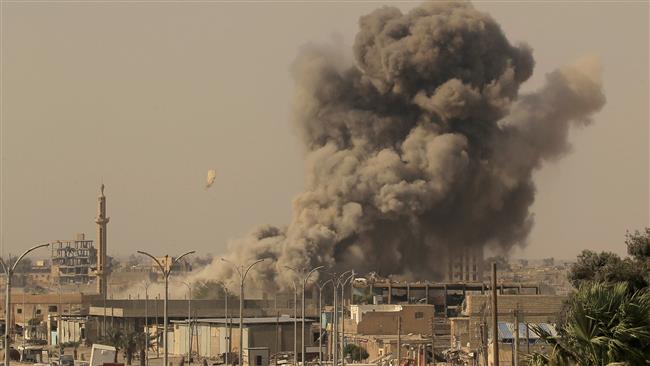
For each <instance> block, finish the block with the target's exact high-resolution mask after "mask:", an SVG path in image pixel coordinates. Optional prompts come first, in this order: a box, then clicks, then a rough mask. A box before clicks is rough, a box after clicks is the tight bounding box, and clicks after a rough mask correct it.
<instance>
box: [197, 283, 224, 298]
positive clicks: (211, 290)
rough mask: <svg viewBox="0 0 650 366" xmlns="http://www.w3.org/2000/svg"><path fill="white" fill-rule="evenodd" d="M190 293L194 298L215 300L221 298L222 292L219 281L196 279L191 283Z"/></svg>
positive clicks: (222, 296)
mask: <svg viewBox="0 0 650 366" xmlns="http://www.w3.org/2000/svg"><path fill="white" fill-rule="evenodd" d="M192 294H193V296H194V298H195V299H202V300H215V299H223V298H224V292H223V286H222V285H221V282H218V281H215V280H202V281H196V282H194V284H193V289H192Z"/></svg>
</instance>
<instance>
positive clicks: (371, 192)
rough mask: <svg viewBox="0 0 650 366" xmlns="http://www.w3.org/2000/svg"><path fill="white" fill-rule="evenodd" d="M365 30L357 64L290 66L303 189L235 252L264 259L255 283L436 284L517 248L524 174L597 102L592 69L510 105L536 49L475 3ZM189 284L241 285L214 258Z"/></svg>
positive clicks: (303, 56)
mask: <svg viewBox="0 0 650 366" xmlns="http://www.w3.org/2000/svg"><path fill="white" fill-rule="evenodd" d="M359 25H360V31H359V33H358V34H357V36H356V40H355V44H354V56H355V60H356V65H354V66H351V67H350V66H348V67H345V66H344V65H342V63H343V62H342V61H341V60H342V57H340V56H339V55H338V54H337V53H336V52H335V51H334V50H332V49H328V48H326V47H316V46H306V47H304V49H302V50H301V52H300V55H299V56H298V58H297V60H296V61H295V64H294V65H293V77H294V78H295V82H296V90H297V91H296V95H295V102H294V103H295V106H294V107H295V110H294V118H295V123H296V125H297V126H298V128H299V130H300V132H301V136H302V138H303V139H304V143H305V146H306V148H307V162H308V168H307V170H308V176H307V183H306V190H305V192H303V193H301V194H300V195H298V197H296V198H295V200H294V202H293V219H292V221H291V223H290V224H289V225H288V226H287V227H286V228H280V227H273V226H262V227H260V228H258V229H256V230H254V231H253V232H252V233H251V234H250V235H248V236H247V237H245V238H243V239H241V240H237V241H235V242H233V243H231V253H230V254H229V255H228V258H229V259H230V260H232V261H233V262H241V263H245V262H250V261H252V260H254V259H258V258H270V259H271V260H267V261H265V262H263V263H261V264H259V265H257V266H256V267H255V269H254V270H253V271H252V273H251V274H250V276H252V279H251V281H250V283H251V284H252V283H257V285H258V286H260V287H262V286H279V287H287V284H288V283H289V281H290V279H291V276H293V274H291V273H288V271H286V270H284V267H285V266H291V267H298V268H307V267H310V268H311V267H314V266H317V265H326V266H330V267H338V268H346V269H348V268H356V269H358V270H368V271H378V272H379V273H383V274H402V275H406V276H409V277H413V278H418V277H424V278H435V277H436V276H439V275H440V272H441V271H440V269H439V266H441V264H442V263H441V259H442V256H444V254H443V253H446V252H448V251H449V249H450V248H463V247H466V248H471V247H484V246H496V247H498V248H501V249H503V250H504V251H507V250H509V249H511V248H512V247H513V246H516V245H525V242H526V238H527V235H528V234H529V231H530V229H531V227H532V224H533V216H532V214H531V213H530V211H529V208H530V206H531V204H532V203H533V201H534V198H535V184H534V182H533V180H532V174H533V171H534V170H536V169H539V168H540V167H541V166H542V164H543V163H544V162H545V161H549V160H555V159H558V158H559V157H561V156H562V155H563V154H565V153H566V152H567V151H568V150H569V148H570V145H569V143H568V141H567V139H568V132H569V128H570V127H571V126H572V125H585V124H588V123H589V122H590V119H589V117H590V116H591V115H592V114H593V113H595V112H596V111H598V110H599V109H600V108H601V107H602V106H603V104H604V102H605V98H604V95H603V93H602V91H601V85H600V80H599V75H598V70H597V63H595V62H594V61H593V60H584V61H582V62H581V63H579V64H576V65H573V66H569V67H565V68H562V69H559V70H556V71H554V72H552V73H550V74H548V75H547V80H546V85H545V86H544V87H542V88H541V89H540V90H538V91H536V92H534V93H532V94H525V95H518V89H519V86H520V85H521V84H522V83H523V82H524V81H526V80H527V79H528V78H529V77H530V76H531V74H532V71H533V65H534V61H533V57H532V51H531V49H530V48H529V47H528V46H527V45H525V44H520V45H511V44H510V43H509V41H508V40H507V39H506V37H505V36H504V34H503V32H502V30H501V28H500V27H499V25H498V24H497V23H496V22H495V21H494V19H492V18H491V17H490V16H489V15H487V14H485V13H482V12H479V11H477V10H475V9H474V8H473V7H472V5H471V4H469V3H465V2H462V3H440V2H435V3H427V4H424V5H421V6H419V7H417V8H415V9H413V10H411V11H409V12H408V13H406V14H403V13H402V12H401V11H400V10H398V9H396V8H392V7H384V8H381V9H378V10H376V11H374V12H372V13H371V14H369V15H366V16H363V17H361V19H360V22H359ZM196 278H204V279H212V280H215V279H216V280H224V281H225V282H226V283H230V284H231V285H234V284H235V283H236V282H237V280H236V279H235V276H234V273H233V271H232V268H230V267H229V266H227V265H224V264H223V262H220V261H215V263H213V264H212V265H211V266H209V267H208V268H207V269H206V270H205V271H203V272H202V273H201V274H199V275H198V277H196ZM233 287H234V286H233Z"/></svg>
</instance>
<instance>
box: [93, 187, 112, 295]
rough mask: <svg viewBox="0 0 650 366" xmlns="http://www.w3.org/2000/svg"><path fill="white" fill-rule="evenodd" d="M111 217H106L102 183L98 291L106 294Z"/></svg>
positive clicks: (98, 238)
mask: <svg viewBox="0 0 650 366" xmlns="http://www.w3.org/2000/svg"><path fill="white" fill-rule="evenodd" d="M109 220H110V219H109V218H108V217H106V196H104V184H102V186H101V188H100V191H99V196H98V197H97V218H96V219H95V222H96V223H97V243H98V246H99V250H97V292H98V293H99V294H101V295H104V296H106V293H107V291H106V290H107V286H106V285H107V281H106V277H107V276H108V268H106V264H107V263H106V224H108V221H109Z"/></svg>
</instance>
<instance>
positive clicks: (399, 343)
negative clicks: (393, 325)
mask: <svg viewBox="0 0 650 366" xmlns="http://www.w3.org/2000/svg"><path fill="white" fill-rule="evenodd" d="M401 359H402V317H401V316H400V315H398V316H397V364H396V365H394V366H400V361H401Z"/></svg>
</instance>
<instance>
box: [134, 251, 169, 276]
mask: <svg viewBox="0 0 650 366" xmlns="http://www.w3.org/2000/svg"><path fill="white" fill-rule="evenodd" d="M138 253H140V254H144V255H146V256H148V257H149V258H151V259H153V260H154V261H155V262H156V264H157V265H158V267H160V271H161V272H162V273H163V275H165V267H163V265H162V263H160V261H159V260H158V258H156V257H154V256H153V255H151V254H149V253H147V252H144V251H142V250H138Z"/></svg>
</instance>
